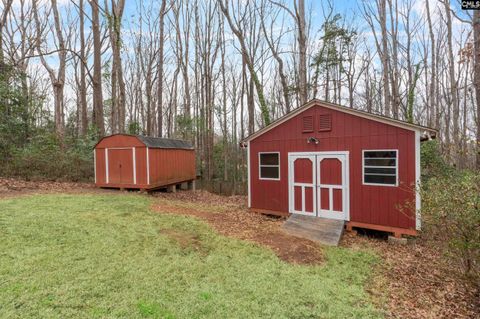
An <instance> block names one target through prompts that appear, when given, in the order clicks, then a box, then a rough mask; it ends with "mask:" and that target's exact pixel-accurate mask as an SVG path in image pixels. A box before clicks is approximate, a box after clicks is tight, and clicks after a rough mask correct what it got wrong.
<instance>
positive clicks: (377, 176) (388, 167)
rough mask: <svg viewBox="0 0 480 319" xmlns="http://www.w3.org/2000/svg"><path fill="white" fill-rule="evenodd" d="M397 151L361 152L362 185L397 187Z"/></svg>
mask: <svg viewBox="0 0 480 319" xmlns="http://www.w3.org/2000/svg"><path fill="white" fill-rule="evenodd" d="M397 180H398V151H397V150H375V151H363V184H365V185H385V186H397V184H398V183H397Z"/></svg>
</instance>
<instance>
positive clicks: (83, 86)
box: [78, 0, 88, 136]
mask: <svg viewBox="0 0 480 319" xmlns="http://www.w3.org/2000/svg"><path fill="white" fill-rule="evenodd" d="M78 7H79V9H80V12H79V21H80V30H79V32H80V59H81V61H80V64H79V66H80V79H79V82H80V83H79V88H78V90H79V100H80V101H79V104H80V112H79V126H80V130H79V131H80V135H81V136H85V135H86V134H87V129H88V116H87V82H86V77H87V75H86V70H85V67H86V54H85V30H84V25H85V23H84V19H85V12H84V11H83V10H84V6H83V0H79V3H78Z"/></svg>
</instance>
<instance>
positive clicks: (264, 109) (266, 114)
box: [218, 0, 270, 125]
mask: <svg viewBox="0 0 480 319" xmlns="http://www.w3.org/2000/svg"><path fill="white" fill-rule="evenodd" d="M218 3H219V4H220V9H221V10H222V12H223V14H224V16H225V18H226V19H227V22H228V25H229V26H230V29H231V30H232V32H233V33H234V34H235V36H236V38H237V40H238V41H239V42H240V47H241V53H242V58H243V60H244V61H245V63H246V65H247V68H248V71H249V72H250V77H251V79H252V81H253V84H254V85H255V89H256V91H257V96H258V100H259V103H260V110H261V113H262V117H263V121H264V123H265V125H268V124H270V111H269V109H268V106H267V102H266V100H265V95H264V93H263V85H262V84H261V83H260V80H259V78H258V75H257V72H256V71H255V66H254V63H253V60H252V57H251V56H250V55H249V53H248V48H247V45H246V42H245V34H244V32H243V30H242V28H241V26H240V24H239V23H238V21H234V19H233V18H232V16H231V15H230V11H229V4H228V3H223V0H219V1H218Z"/></svg>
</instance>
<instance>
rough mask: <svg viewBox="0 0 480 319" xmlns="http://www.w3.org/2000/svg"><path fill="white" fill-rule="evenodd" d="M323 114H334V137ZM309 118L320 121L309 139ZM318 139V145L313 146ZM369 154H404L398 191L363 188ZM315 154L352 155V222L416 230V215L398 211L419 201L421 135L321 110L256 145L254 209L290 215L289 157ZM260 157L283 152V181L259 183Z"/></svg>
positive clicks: (253, 151)
mask: <svg viewBox="0 0 480 319" xmlns="http://www.w3.org/2000/svg"><path fill="white" fill-rule="evenodd" d="M321 114H331V123H332V124H331V130H330V131H319V118H320V115H321ZM305 116H313V118H314V119H315V122H314V127H315V129H314V132H310V133H303V118H304V117H305ZM312 136H313V137H316V138H317V139H318V140H319V144H318V145H316V144H315V143H309V144H307V137H312ZM369 149H371V150H374V149H396V150H398V176H399V186H398V187H393V186H369V185H363V184H362V150H369ZM309 151H310V152H321V151H349V166H350V172H349V174H350V176H349V177H350V185H349V188H350V220H351V221H355V222H362V223H369V224H376V225H384V226H391V227H400V228H415V216H414V213H413V212H412V211H408V210H407V211H406V212H400V210H399V209H398V207H399V205H403V204H405V203H406V201H409V202H410V201H414V200H415V193H414V191H413V185H414V184H415V132H413V131H410V130H406V129H403V128H399V127H395V126H392V125H388V124H384V123H381V122H377V121H374V120H370V119H366V118H362V117H359V116H355V115H352V114H348V113H344V112H340V111H336V110H332V109H328V108H323V107H321V106H319V105H318V106H313V107H311V108H309V109H307V110H305V111H304V112H302V113H300V114H298V115H297V116H295V117H293V118H291V119H290V120H288V121H286V122H284V123H282V124H280V125H279V126H277V127H275V128H273V129H271V130H270V131H267V132H265V133H264V134H263V135H260V136H259V137H257V138H255V139H253V140H252V141H250V168H249V169H250V178H251V181H250V183H251V185H250V186H251V207H252V208H258V209H265V210H271V211H278V212H288V209H289V208H288V153H289V152H309ZM259 152H280V178H281V179H280V180H279V181H274V180H259V178H258V153H259ZM334 201H335V203H334V205H335V206H336V207H337V206H338V205H339V204H338V202H337V200H336V196H335V198H334ZM340 205H341V203H340Z"/></svg>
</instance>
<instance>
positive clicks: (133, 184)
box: [94, 134, 196, 190]
mask: <svg viewBox="0 0 480 319" xmlns="http://www.w3.org/2000/svg"><path fill="white" fill-rule="evenodd" d="M94 162H95V185H96V186H98V187H113V188H133V189H142V190H151V189H156V188H161V187H165V186H170V185H176V184H180V183H184V182H191V183H190V184H191V185H190V186H193V181H194V180H195V177H196V174H195V172H196V170H195V150H194V148H193V147H192V145H191V144H190V143H188V142H186V141H182V140H175V139H167V138H158V137H148V136H139V135H127V134H115V135H111V136H106V137H104V138H102V139H101V140H100V141H99V142H98V143H97V145H96V146H95V150H94Z"/></svg>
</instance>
